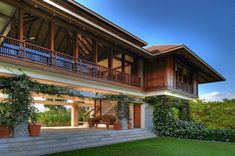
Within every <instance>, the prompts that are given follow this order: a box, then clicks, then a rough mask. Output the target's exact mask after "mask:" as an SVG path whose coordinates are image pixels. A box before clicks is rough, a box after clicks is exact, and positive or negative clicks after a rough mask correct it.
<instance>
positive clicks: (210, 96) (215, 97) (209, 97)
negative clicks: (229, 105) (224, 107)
mask: <svg viewBox="0 0 235 156" xmlns="http://www.w3.org/2000/svg"><path fill="white" fill-rule="evenodd" d="M199 98H200V99H201V100H205V101H222V100H223V99H235V93H225V92H211V93H207V94H203V95H201V96H199Z"/></svg>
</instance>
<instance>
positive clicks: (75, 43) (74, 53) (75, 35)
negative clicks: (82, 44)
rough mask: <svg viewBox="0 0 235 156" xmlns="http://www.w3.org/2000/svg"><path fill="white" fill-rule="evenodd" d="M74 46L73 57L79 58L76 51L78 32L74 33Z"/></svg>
mask: <svg viewBox="0 0 235 156" xmlns="http://www.w3.org/2000/svg"><path fill="white" fill-rule="evenodd" d="M73 38H74V48H73V57H75V58H76V59H78V58H79V52H78V32H75V33H74V36H73Z"/></svg>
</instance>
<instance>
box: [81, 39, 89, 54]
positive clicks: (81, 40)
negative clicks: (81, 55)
mask: <svg viewBox="0 0 235 156" xmlns="http://www.w3.org/2000/svg"><path fill="white" fill-rule="evenodd" d="M78 41H79V42H80V45H82V46H83V47H84V48H85V49H86V50H87V51H89V53H91V52H92V51H90V49H89V48H88V47H87V46H86V45H85V44H84V43H83V42H82V40H80V38H78Z"/></svg>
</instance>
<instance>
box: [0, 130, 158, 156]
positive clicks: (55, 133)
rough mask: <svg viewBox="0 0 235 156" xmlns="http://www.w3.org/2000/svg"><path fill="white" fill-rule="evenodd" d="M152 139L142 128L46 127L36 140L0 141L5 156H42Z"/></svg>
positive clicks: (28, 138)
mask: <svg viewBox="0 0 235 156" xmlns="http://www.w3.org/2000/svg"><path fill="white" fill-rule="evenodd" d="M154 137H156V136H155V135H154V134H153V133H152V132H150V131H148V130H145V129H131V130H119V131H117V130H112V129H106V128H98V129H96V128H92V129H89V128H84V127H76V128H72V127H56V128H55V127H47V128H42V130H41V135H40V136H39V137H21V138H8V139H0V151H1V155H4V156H27V155H29V156H32V155H44V154H49V153H57V152H63V151H70V150H75V149H82V148H88V147H96V146H102V145H109V144H115V143H121V142H127V141H133V140H142V139H146V138H154Z"/></svg>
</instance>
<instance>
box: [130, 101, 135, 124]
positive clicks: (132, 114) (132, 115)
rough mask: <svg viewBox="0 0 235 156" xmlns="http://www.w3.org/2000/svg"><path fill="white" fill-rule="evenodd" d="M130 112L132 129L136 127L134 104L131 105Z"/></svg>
mask: <svg viewBox="0 0 235 156" xmlns="http://www.w3.org/2000/svg"><path fill="white" fill-rule="evenodd" d="M129 110H130V121H129V122H130V123H131V128H133V127H134V104H130V105H129Z"/></svg>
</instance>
